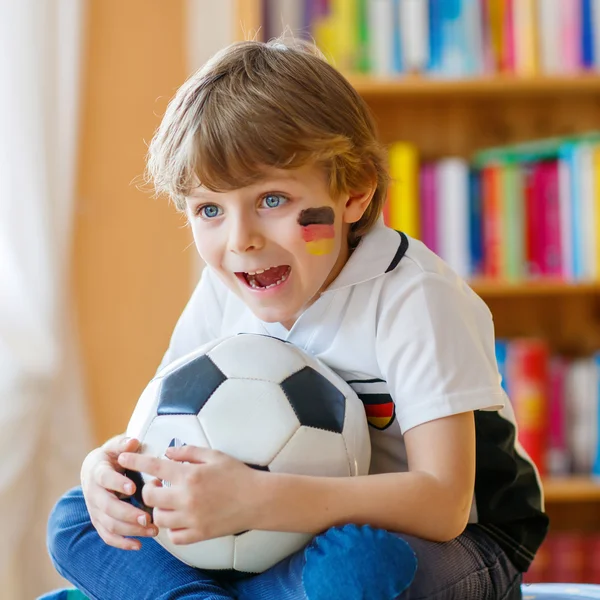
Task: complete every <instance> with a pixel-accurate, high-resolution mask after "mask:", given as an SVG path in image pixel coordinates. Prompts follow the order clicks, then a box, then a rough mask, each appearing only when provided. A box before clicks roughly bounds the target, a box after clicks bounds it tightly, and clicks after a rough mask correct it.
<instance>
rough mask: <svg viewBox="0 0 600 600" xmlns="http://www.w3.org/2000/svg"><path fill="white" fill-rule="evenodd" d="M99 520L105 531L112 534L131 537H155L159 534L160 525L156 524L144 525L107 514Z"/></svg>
mask: <svg viewBox="0 0 600 600" xmlns="http://www.w3.org/2000/svg"><path fill="white" fill-rule="evenodd" d="M98 521H99V522H100V524H101V525H102V527H103V528H104V531H106V532H107V533H110V534H112V535H120V536H129V537H133V536H135V537H154V536H156V535H157V534H158V526H157V525H155V524H151V525H148V526H147V527H144V526H142V525H140V524H138V523H126V522H124V521H117V520H116V519H111V518H109V517H108V516H107V515H102V516H101V517H100V518H99V519H98Z"/></svg>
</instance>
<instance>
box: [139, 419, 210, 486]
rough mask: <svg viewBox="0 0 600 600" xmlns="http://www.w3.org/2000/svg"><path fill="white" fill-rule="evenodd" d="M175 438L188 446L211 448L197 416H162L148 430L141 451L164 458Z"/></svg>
mask: <svg viewBox="0 0 600 600" xmlns="http://www.w3.org/2000/svg"><path fill="white" fill-rule="evenodd" d="M174 432H176V433H174ZM174 438H177V439H178V440H180V441H181V443H182V444H185V445H188V446H200V447H202V448H210V445H209V443H208V440H207V439H206V436H205V435H204V432H203V431H202V427H201V426H200V423H199V422H198V417H196V415H160V416H158V417H156V418H155V419H154V421H152V424H151V425H150V427H149V428H148V431H147V432H146V435H145V437H144V439H143V442H142V450H141V451H142V453H143V454H145V455H147V456H156V457H158V458H163V457H164V455H165V451H166V449H167V448H168V447H169V444H170V443H171V441H172V440H173V439H174ZM165 460H167V459H165ZM144 478H145V479H148V478H147V477H144Z"/></svg>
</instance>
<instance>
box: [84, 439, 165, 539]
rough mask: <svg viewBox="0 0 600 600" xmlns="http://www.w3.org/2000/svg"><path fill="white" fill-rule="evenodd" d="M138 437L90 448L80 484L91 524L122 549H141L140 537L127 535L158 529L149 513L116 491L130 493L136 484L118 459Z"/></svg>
mask: <svg viewBox="0 0 600 600" xmlns="http://www.w3.org/2000/svg"><path fill="white" fill-rule="evenodd" d="M139 445H140V443H139V441H138V440H135V439H128V438H126V437H125V436H123V435H120V436H117V437H114V438H112V439H110V440H108V442H106V443H105V444H104V445H103V446H101V447H100V448H96V450H93V451H92V452H90V453H89V454H88V455H87V457H86V459H85V460H84V461H83V465H82V467H81V487H82V489H83V497H84V498H85V504H86V506H87V509H88V512H89V513H90V519H91V521H92V524H93V525H94V527H95V528H96V530H97V531H98V534H99V535H100V537H101V538H102V539H103V540H104V541H105V542H106V543H107V544H108V545H109V546H114V547H115V548H122V549H123V550H139V549H140V546H141V544H140V542H139V540H132V539H128V538H126V537H125V536H137V537H152V536H155V535H156V534H157V533H158V529H157V528H156V526H155V525H152V524H151V518H150V516H149V515H148V514H147V513H146V512H144V511H143V510H140V509H139V508H136V507H135V506H132V505H131V504H129V503H128V502H124V501H123V500H120V499H119V497H118V496H117V494H119V493H120V494H124V495H125V496H131V495H132V494H133V493H134V492H135V484H134V483H133V482H132V481H131V480H130V479H129V478H127V477H126V476H125V475H124V474H123V471H124V469H123V468H122V467H121V466H120V465H119V463H118V462H117V458H118V456H119V454H120V453H121V452H134V451H136V450H137V449H138V448H139Z"/></svg>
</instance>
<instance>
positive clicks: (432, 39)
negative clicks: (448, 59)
mask: <svg viewBox="0 0 600 600" xmlns="http://www.w3.org/2000/svg"><path fill="white" fill-rule="evenodd" d="M442 1H443V0H429V64H428V65H427V70H428V71H429V72H430V73H439V71H440V69H441V65H442Z"/></svg>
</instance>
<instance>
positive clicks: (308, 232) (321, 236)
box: [300, 225, 335, 256]
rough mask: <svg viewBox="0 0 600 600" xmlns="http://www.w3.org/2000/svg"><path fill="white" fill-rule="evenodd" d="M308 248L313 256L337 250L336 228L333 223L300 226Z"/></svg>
mask: <svg viewBox="0 0 600 600" xmlns="http://www.w3.org/2000/svg"><path fill="white" fill-rule="evenodd" d="M300 230H301V233H300V235H301V236H302V240H303V241H304V243H305V246H306V250H307V252H308V253H309V254H312V255H313V256H323V255H326V254H331V253H332V252H333V251H334V250H335V228H334V226H333V225H306V226H301V227H300Z"/></svg>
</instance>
